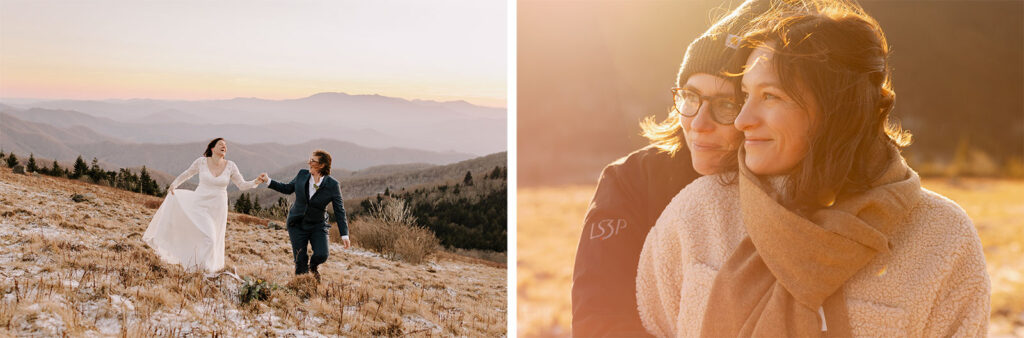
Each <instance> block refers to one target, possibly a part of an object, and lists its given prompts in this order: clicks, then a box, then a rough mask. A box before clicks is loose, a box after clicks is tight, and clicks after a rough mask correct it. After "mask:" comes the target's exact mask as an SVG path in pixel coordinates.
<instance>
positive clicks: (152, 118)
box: [0, 93, 507, 155]
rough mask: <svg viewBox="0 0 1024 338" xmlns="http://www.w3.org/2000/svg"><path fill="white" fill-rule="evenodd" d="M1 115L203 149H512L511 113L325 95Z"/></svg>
mask: <svg viewBox="0 0 1024 338" xmlns="http://www.w3.org/2000/svg"><path fill="white" fill-rule="evenodd" d="M0 111H2V112H5V113H8V114H10V115H12V116H14V117H17V118H19V119H22V120H25V121H29V122H42V123H47V124H51V125H54V126H58V127H70V126H84V127H88V128H90V129H92V130H94V131H97V132H100V133H102V134H105V135H108V136H111V137H115V138H119V139H123V140H127V141H133V142H138V143H187V142H197V141H202V140H208V139H211V138H213V135H217V136H216V137H224V138H226V139H229V140H231V141H234V142H241V143H261V142H274V143H302V142H306V141H311V140H316V139H334V140H339V141H348V142H353V143H357V144H359V145H363V146H368V147H404V148H415V149H424V150H431V151H454V152H462V153H470V154H475V155H485V154H490V153H495V152H499V151H504V150H505V149H506V147H507V145H506V135H507V130H506V125H507V117H506V111H505V109H504V108H492V107H482V106H476V105H473V104H469V103H467V102H465V101H451V102H436V101H423V100H405V99H401V98H394V97H386V96H380V95H349V94H345V93H319V94H315V95H312V96H309V97H305V98H300V99H290V100H267V99H259V98H235V99H230V100H206V101H173V100H151V99H133V100H105V101H83V100H56V101H35V102H33V101H28V100H6V101H5V104H3V105H0Z"/></svg>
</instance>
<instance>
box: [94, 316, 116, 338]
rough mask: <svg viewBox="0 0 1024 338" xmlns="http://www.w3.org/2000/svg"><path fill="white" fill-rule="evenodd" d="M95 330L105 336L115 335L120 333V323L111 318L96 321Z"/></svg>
mask: <svg viewBox="0 0 1024 338" xmlns="http://www.w3.org/2000/svg"><path fill="white" fill-rule="evenodd" d="M96 329H97V330H100V333H103V334H105V335H116V334H118V333H121V321H120V320H117V318H113V317H103V318H99V319H96Z"/></svg>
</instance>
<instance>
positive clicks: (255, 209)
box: [251, 194, 263, 215]
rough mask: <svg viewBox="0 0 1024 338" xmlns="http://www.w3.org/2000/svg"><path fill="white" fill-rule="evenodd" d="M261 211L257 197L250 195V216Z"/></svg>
mask: <svg viewBox="0 0 1024 338" xmlns="http://www.w3.org/2000/svg"><path fill="white" fill-rule="evenodd" d="M261 210H263V207H261V206H260V197H259V196H257V195H256V194H252V213H251V214H253V215H255V214H256V213H258V212H260V211H261Z"/></svg>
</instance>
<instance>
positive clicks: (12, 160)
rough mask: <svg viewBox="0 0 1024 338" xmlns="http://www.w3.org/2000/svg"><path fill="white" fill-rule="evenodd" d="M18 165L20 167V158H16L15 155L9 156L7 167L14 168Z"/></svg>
mask: <svg viewBox="0 0 1024 338" xmlns="http://www.w3.org/2000/svg"><path fill="white" fill-rule="evenodd" d="M16 165H18V156H15V155H14V153H11V154H10V155H8V156H7V167H8V168H14V166H16Z"/></svg>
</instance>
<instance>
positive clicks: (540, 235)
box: [516, 179, 1024, 336]
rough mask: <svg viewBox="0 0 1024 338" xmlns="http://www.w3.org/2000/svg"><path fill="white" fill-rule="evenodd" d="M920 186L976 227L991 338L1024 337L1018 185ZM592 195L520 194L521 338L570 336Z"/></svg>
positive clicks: (576, 190)
mask: <svg viewBox="0 0 1024 338" xmlns="http://www.w3.org/2000/svg"><path fill="white" fill-rule="evenodd" d="M923 185H924V186H925V188H927V189H930V190H932V191H935V192H938V193H940V194H942V195H944V196H946V197H948V198H950V199H952V200H954V201H956V202H957V203H958V204H960V206H962V207H963V208H964V210H966V211H967V213H968V215H970V217H971V219H972V220H973V221H974V224H975V226H977V228H978V234H979V236H980V237H981V242H982V245H983V246H984V250H985V259H986V262H987V265H988V272H989V276H991V278H992V317H991V320H990V321H989V323H990V324H989V331H990V335H1016V336H1024V259H1021V258H1022V257H1024V181H1020V180H994V179H966V180H962V181H961V182H960V183H959V184H956V185H954V184H951V183H950V182H949V181H947V180H941V179H926V180H924V182H923ZM593 193H594V187H593V186H590V185H587V186H566V187H538V188H521V189H519V191H518V195H519V197H518V199H519V200H518V204H519V205H518V212H519V215H518V219H519V221H518V224H517V227H518V230H517V231H518V237H519V238H520V241H519V243H520V244H519V248H518V262H517V269H518V270H517V271H518V280H517V281H516V283H517V294H518V300H517V303H516V304H517V311H516V312H517V315H518V323H516V324H517V325H518V330H519V333H520V334H521V335H524V336H568V335H569V332H570V327H571V320H572V307H571V296H570V290H571V288H572V266H573V262H574V259H575V256H576V246H577V244H578V242H579V236H580V231H582V223H583V216H584V214H585V213H586V209H587V206H588V204H589V203H590V198H591V197H592V196H593ZM524 239H529V240H528V241H527V240H524Z"/></svg>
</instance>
